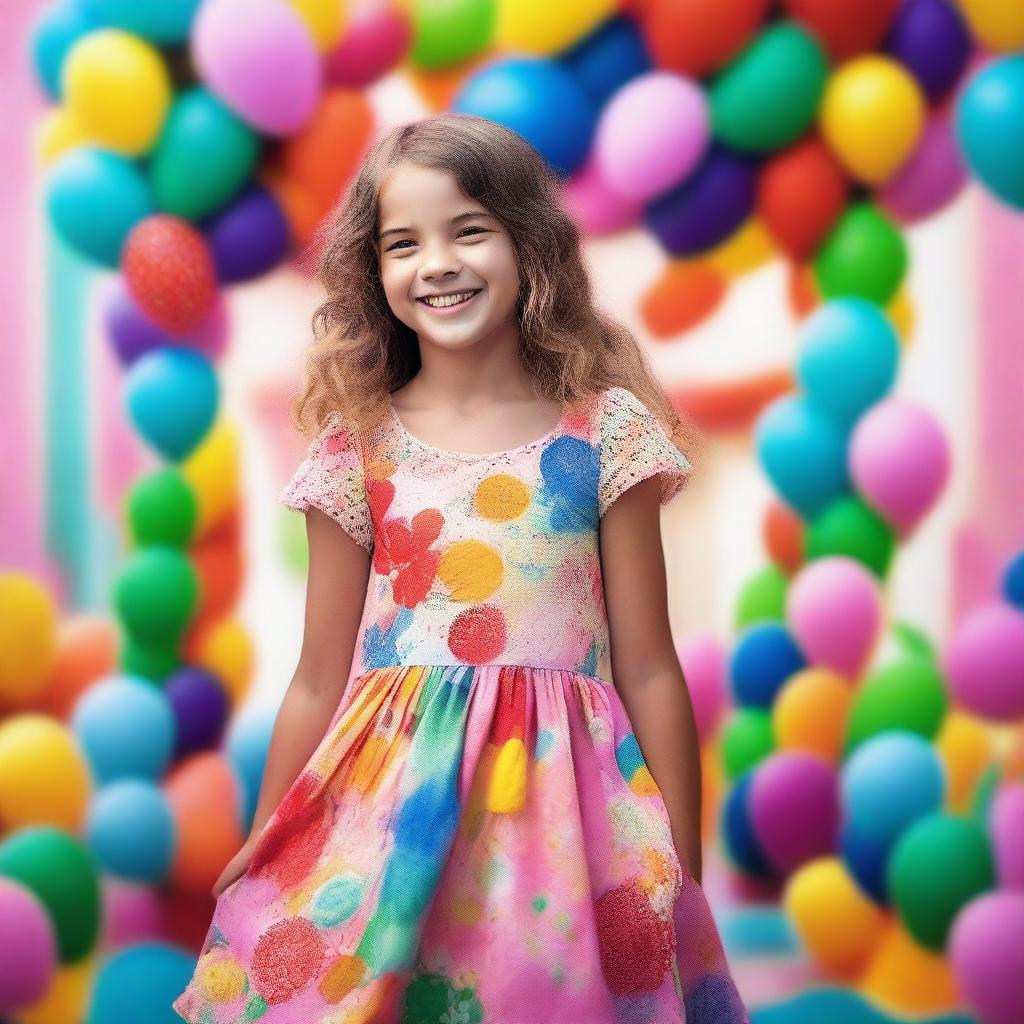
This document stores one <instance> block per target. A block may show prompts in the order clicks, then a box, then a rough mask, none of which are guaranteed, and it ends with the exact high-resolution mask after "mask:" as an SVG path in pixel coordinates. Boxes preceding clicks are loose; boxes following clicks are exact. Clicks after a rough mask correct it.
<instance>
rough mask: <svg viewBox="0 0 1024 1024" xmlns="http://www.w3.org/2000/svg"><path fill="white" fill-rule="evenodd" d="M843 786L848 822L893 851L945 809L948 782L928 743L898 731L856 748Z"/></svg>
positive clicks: (921, 738) (872, 739)
mask: <svg viewBox="0 0 1024 1024" xmlns="http://www.w3.org/2000/svg"><path fill="white" fill-rule="evenodd" d="M840 785H841V788H842V794H843V806H844V811H845V817H844V821H845V822H847V823H848V824H849V826H850V827H851V828H853V829H855V830H856V831H857V832H858V833H859V834H860V835H861V836H863V837H864V839H865V840H869V841H872V842H874V843H876V844H879V845H881V846H882V847H883V848H885V849H886V850H889V849H891V848H892V846H893V844H894V843H895V842H896V840H897V839H899V837H900V835H901V834H902V833H903V831H904V830H905V829H906V828H907V826H908V825H910V824H912V823H913V822H915V821H916V820H917V819H918V818H920V817H922V816H923V815H925V814H930V813H931V812H932V811H936V810H939V809H941V807H942V801H943V798H944V796H945V789H946V776H945V768H944V767H943V763H942V761H941V760H940V758H939V755H938V753H937V752H936V751H935V748H934V747H932V745H931V744H930V743H929V742H928V741H927V740H926V739H924V738H923V737H921V736H918V735H917V734H916V733H912V732H908V731H906V730H903V729H898V730H893V731H891V732H884V733H880V734H879V735H877V736H873V737H872V738H871V739H869V740H865V741H864V742H863V743H862V744H861V745H860V746H859V747H857V749H856V750H855V751H854V752H853V754H852V755H851V756H850V758H849V759H848V760H847V762H846V764H845V765H844V766H843V770H842V777H841V782H840Z"/></svg>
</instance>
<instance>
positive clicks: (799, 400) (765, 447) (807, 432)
mask: <svg viewBox="0 0 1024 1024" xmlns="http://www.w3.org/2000/svg"><path fill="white" fill-rule="evenodd" d="M754 442H755V445H756V448H757V456H758V459H759V460H760V462H761V465H762V466H763V467H764V470H765V472H766V473H767V474H768V476H769V478H770V479H771V481H772V483H773V484H774V485H775V487H776V489H777V490H778V491H779V493H780V494H781V495H782V497H783V498H784V499H785V501H786V502H787V503H788V504H789V505H791V506H792V507H793V508H794V509H796V510H797V511H798V512H799V513H800V514H801V515H802V516H803V517H804V518H805V519H813V518H815V517H816V516H818V515H819V514H820V513H822V512H824V511H825V509H826V508H828V506H829V505H831V504H832V502H833V501H835V500H836V499H837V498H840V497H842V496H843V495H845V494H848V493H849V490H850V476H849V471H848V470H847V466H846V448H847V437H846V433H845V431H843V429H842V428H841V427H840V426H839V425H838V424H837V423H836V422H835V421H834V420H832V419H831V418H830V417H829V416H827V415H826V414H825V413H824V412H823V411H822V410H821V409H820V408H818V406H817V405H816V404H815V403H814V402H812V401H811V400H810V399H809V398H808V397H806V396H804V395H784V396H783V397H781V398H777V399H776V400H775V401H774V402H772V403H771V405H769V406H768V408H767V409H765V410H764V412H762V413H761V415H760V416H759V417H758V420H757V424H756V426H755V428H754Z"/></svg>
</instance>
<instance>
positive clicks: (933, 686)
mask: <svg viewBox="0 0 1024 1024" xmlns="http://www.w3.org/2000/svg"><path fill="white" fill-rule="evenodd" d="M946 707H947V698H946V688H945V685H944V683H943V679H942V675H941V674H940V673H939V670H938V668H937V667H936V665H935V662H934V661H932V659H931V658H928V657H923V656H921V655H914V654H909V655H904V656H902V657H901V658H900V659H899V660H897V661H892V662H890V663H889V664H887V665H883V666H881V667H880V668H878V669H876V670H875V671H874V672H872V673H871V675H870V676H869V677H868V678H867V679H866V680H865V681H864V683H863V685H862V686H861V688H860V690H859V691H858V692H857V694H856V697H855V698H854V703H853V707H852V709H851V711H850V720H849V731H848V733H847V739H846V743H847V749H848V750H853V749H854V748H855V747H857V746H859V745H860V744H862V743H864V742H866V741H867V740H869V739H871V738H872V737H874V736H878V735H881V734H885V733H887V732H890V731H892V730H893V729H900V730H905V731H908V732H913V733H917V734H918V735H920V736H922V737H923V738H925V739H933V738H934V737H935V736H936V734H937V733H938V731H939V728H940V727H941V725H942V720H943V717H944V716H945V714H946Z"/></svg>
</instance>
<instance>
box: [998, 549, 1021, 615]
mask: <svg viewBox="0 0 1024 1024" xmlns="http://www.w3.org/2000/svg"><path fill="white" fill-rule="evenodd" d="M1003 596H1004V597H1005V598H1006V600H1007V601H1009V602H1010V604H1015V605H1016V606H1017V607H1018V608H1020V609H1022V610H1024V551H1022V552H1021V553H1020V554H1019V555H1017V557H1016V558H1014V559H1013V560H1012V561H1011V562H1010V564H1009V565H1008V566H1007V567H1006V571H1005V572H1004V573H1003Z"/></svg>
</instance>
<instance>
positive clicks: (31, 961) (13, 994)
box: [0, 876, 57, 1014]
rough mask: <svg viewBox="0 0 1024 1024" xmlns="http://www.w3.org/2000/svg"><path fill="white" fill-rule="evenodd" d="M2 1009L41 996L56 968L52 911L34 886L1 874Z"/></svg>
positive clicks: (23, 1005) (19, 1006)
mask: <svg viewBox="0 0 1024 1024" xmlns="http://www.w3.org/2000/svg"><path fill="white" fill-rule="evenodd" d="M0 949H2V950H3V951H4V953H3V956H0V1013H4V1014H6V1013H11V1012H13V1011H14V1010H18V1009H22V1008H24V1007H25V1006H28V1005H29V1004H30V1003H34V1002H35V1001H36V1000H37V999H40V998H41V997H42V996H43V995H44V994H45V993H46V990H47V989H48V988H49V987H50V982H51V980H52V978H53V972H54V971H55V970H56V968H57V936H56V934H55V933H54V930H53V922H52V921H51V919H50V913H49V911H48V910H47V909H46V907H45V906H43V904H42V903H41V902H40V901H39V899H38V897H37V896H36V895H35V893H33V892H32V891H31V890H29V889H26V888H25V886H23V885H21V884H20V883H19V882H15V881H13V880H11V879H9V878H4V877H3V876H0Z"/></svg>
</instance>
